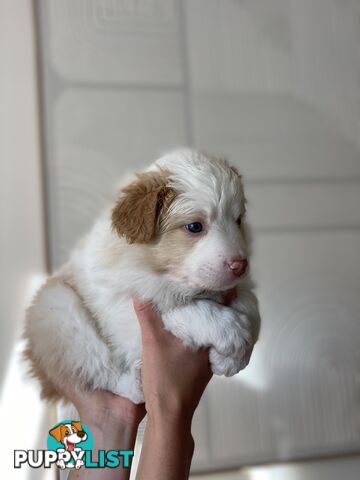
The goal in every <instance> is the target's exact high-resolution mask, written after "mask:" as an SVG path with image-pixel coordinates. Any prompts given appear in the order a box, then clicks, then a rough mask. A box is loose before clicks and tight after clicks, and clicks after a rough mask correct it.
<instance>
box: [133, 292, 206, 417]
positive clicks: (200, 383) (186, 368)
mask: <svg viewBox="0 0 360 480" xmlns="http://www.w3.org/2000/svg"><path fill="white" fill-rule="evenodd" d="M134 308H135V312H136V314H137V317H138V319H139V323H140V328H141V336H142V347H143V350H142V367H141V380H142V387H143V392H144V397H145V404H146V410H147V412H148V413H150V414H152V415H157V414H159V416H161V419H163V418H164V416H166V418H167V421H169V420H170V421H171V420H175V419H178V417H179V416H181V419H182V421H184V420H188V421H189V422H191V419H192V416H193V414H194V411H195V409H196V407H197V405H198V403H199V401H200V398H201V396H202V394H203V392H204V390H205V387H206V385H207V384H208V382H209V380H210V379H211V377H212V372H211V369H210V365H209V353H208V350H207V349H206V350H205V349H201V350H199V351H196V352H194V351H192V350H190V349H189V348H187V347H185V346H184V345H183V343H182V341H181V340H179V339H178V338H176V337H175V336H174V335H172V334H171V333H170V332H168V331H167V330H166V329H165V327H164V324H163V322H162V320H161V317H160V314H159V313H158V312H157V311H156V309H155V307H154V306H153V305H152V304H150V303H140V302H139V301H138V300H134Z"/></svg>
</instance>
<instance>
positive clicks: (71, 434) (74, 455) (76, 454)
mask: <svg viewBox="0 0 360 480" xmlns="http://www.w3.org/2000/svg"><path fill="white" fill-rule="evenodd" d="M89 435H90V438H89ZM54 442H55V444H54ZM89 442H90V443H89ZM92 445H93V441H92V438H91V433H90V431H89V429H88V428H87V427H86V425H82V424H81V422H78V421H74V420H65V421H63V422H61V423H59V424H57V425H55V427H53V428H52V429H51V430H49V436H48V448H49V449H50V450H55V451H56V452H57V454H58V461H57V462H56V465H57V466H58V467H60V468H61V469H65V468H76V469H79V468H80V467H82V466H83V465H84V455H85V450H89V449H90V450H92Z"/></svg>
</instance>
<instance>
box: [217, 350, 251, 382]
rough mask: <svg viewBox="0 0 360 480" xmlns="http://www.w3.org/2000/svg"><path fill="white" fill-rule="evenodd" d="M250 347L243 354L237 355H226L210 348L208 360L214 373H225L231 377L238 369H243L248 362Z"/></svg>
mask: <svg viewBox="0 0 360 480" xmlns="http://www.w3.org/2000/svg"><path fill="white" fill-rule="evenodd" d="M251 352H252V348H251V349H249V350H247V351H246V352H245V354H244V355H241V356H237V357H227V356H225V355H222V354H221V353H219V352H218V351H217V350H215V348H210V351H209V361H210V365H211V370H212V372H213V373H214V374H215V375H225V377H232V376H233V375H235V374H236V373H239V372H240V370H243V369H244V368H245V367H246V366H247V365H248V363H249V360H250V356H251Z"/></svg>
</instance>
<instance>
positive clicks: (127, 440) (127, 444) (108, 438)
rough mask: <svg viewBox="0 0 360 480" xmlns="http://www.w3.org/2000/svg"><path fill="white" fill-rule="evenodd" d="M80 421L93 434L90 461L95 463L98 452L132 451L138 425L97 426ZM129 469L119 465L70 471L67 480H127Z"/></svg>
mask: <svg viewBox="0 0 360 480" xmlns="http://www.w3.org/2000/svg"><path fill="white" fill-rule="evenodd" d="M82 421H83V422H84V423H85V424H86V425H87V426H88V428H89V429H90V431H91V432H92V434H93V439H94V450H93V453H92V460H93V461H94V462H96V461H97V452H98V450H105V451H108V450H134V447H135V440H136V434H137V429H138V423H136V422H133V423H131V422H120V423H118V424H117V425H116V426H114V424H110V423H109V425H106V424H103V425H101V426H100V427H99V425H98V424H94V423H91V421H88V422H86V419H85V420H83V419H82ZM129 476H130V468H124V467H123V465H122V464H120V466H119V467H117V468H85V467H82V468H81V469H79V470H72V471H71V472H70V475H69V477H68V480H93V479H96V480H101V479H104V480H105V479H106V480H128V478H129Z"/></svg>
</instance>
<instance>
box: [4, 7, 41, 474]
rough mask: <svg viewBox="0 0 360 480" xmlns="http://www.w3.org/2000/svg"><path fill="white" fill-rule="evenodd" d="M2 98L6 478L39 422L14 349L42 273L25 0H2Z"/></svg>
mask: <svg viewBox="0 0 360 480" xmlns="http://www.w3.org/2000/svg"><path fill="white" fill-rule="evenodd" d="M0 105H1V108H0V285H1V289H0V328H1V335H0V423H1V425H2V429H3V430H5V431H6V432H7V435H6V437H4V436H3V435H1V440H0V442H1V446H0V450H1V454H2V455H1V458H2V460H1V465H2V466H1V468H2V474H3V476H4V478H8V479H10V478H25V476H26V477H27V478H30V477H29V471H27V472H25V471H23V470H18V471H15V470H14V469H13V451H12V450H13V449H26V448H34V446H35V445H36V443H37V442H38V441H41V439H38V435H40V432H41V431H43V430H44V429H41V428H40V425H41V422H43V423H44V420H43V419H44V410H43V407H42V406H41V405H40V402H39V400H38V392H37V391H34V390H33V388H32V387H31V386H30V385H27V384H26V383H25V382H24V381H23V379H22V377H21V374H20V372H19V368H18V363H17V353H16V352H17V350H18V348H17V340H18V337H19V333H20V331H21V323H22V320H23V317H24V310H25V307H26V305H27V303H28V302H29V299H30V297H31V294H32V291H33V290H34V288H35V287H36V285H37V284H38V282H39V280H40V279H41V278H43V276H44V274H45V242H44V227H43V206H42V194H41V175H40V171H41V165H40V148H39V122H38V99H37V81H36V58H35V39H34V25H33V12H32V2H31V1H30V0H1V2H0ZM45 422H46V420H45ZM45 431H46V430H45ZM45 438H46V437H44V439H43V440H45ZM5 439H6V441H5ZM3 442H4V445H2V443H3ZM40 448H41V447H40ZM42 448H44V447H42ZM30 473H31V472H30ZM35 473H36V474H38V472H36V471H35ZM37 478H39V477H37Z"/></svg>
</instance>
